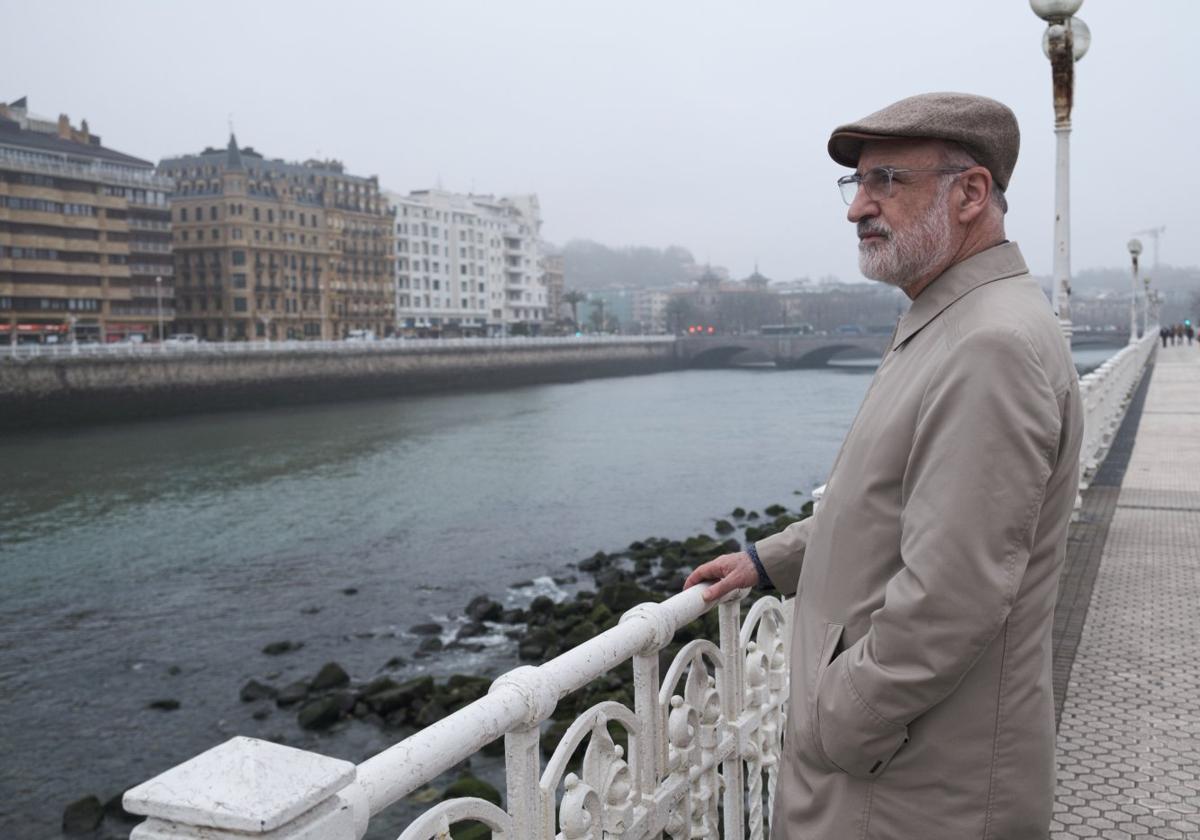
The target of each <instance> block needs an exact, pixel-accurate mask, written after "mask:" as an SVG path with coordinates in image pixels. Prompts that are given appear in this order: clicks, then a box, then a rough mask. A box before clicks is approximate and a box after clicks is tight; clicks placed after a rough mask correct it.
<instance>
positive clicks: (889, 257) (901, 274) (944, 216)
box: [858, 184, 951, 289]
mask: <svg viewBox="0 0 1200 840" xmlns="http://www.w3.org/2000/svg"><path fill="white" fill-rule="evenodd" d="M950 186H951V185H950V184H946V186H945V188H943V189H939V190H938V194H937V198H935V199H934V201H933V203H932V204H931V205H930V206H929V210H928V211H926V213H925V215H924V216H922V217H921V218H920V219H918V220H917V221H916V222H915V223H914V224H913V225H912V226H911V227H910V228H908V229H907V230H902V231H895V230H892V229H891V228H889V227H888V226H887V225H885V224H884V223H883V222H882V221H880V220H879V219H863V220H862V221H860V222H859V223H858V232H859V234H860V235H861V234H863V233H879V234H882V235H883V237H884V241H882V242H875V243H871V244H868V243H865V242H860V243H859V245H858V269H859V271H861V272H862V274H863V276H864V277H867V278H869V279H871V280H879V281H880V282H883V283H888V284H890V285H893V286H898V287H899V288H901V289H907V288H909V287H910V286H912V285H913V284H914V283H915V282H916V281H917V280H919V279H920V278H922V277H924V276H925V275H927V274H928V273H929V272H930V271H932V270H933V269H935V268H936V267H937V266H939V265H942V264H943V263H945V261H946V260H947V259H948V258H949V257H950V247H951V245H950V214H949V209H950V189H949V187H950Z"/></svg>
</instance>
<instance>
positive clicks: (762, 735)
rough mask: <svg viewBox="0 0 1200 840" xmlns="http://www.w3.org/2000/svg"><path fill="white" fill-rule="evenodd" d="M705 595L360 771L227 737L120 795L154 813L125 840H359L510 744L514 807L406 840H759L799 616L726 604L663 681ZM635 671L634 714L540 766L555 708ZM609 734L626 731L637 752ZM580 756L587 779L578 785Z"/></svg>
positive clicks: (606, 718)
mask: <svg viewBox="0 0 1200 840" xmlns="http://www.w3.org/2000/svg"><path fill="white" fill-rule="evenodd" d="M705 588H707V584H702V585H700V586H697V587H694V588H692V589H689V590H687V591H685V592H682V593H680V594H678V595H675V596H674V597H672V598H670V599H668V600H667V601H664V602H663V603H661V604H654V603H645V604H639V605H638V606H636V607H634V608H633V609H632V610H630V611H629V612H627V613H625V615H624V616H623V617H622V618H621V622H620V624H618V625H617V626H616V627H613V628H612V629H610V630H607V631H605V632H604V633H601V634H599V635H597V636H595V637H593V638H592V639H590V640H588V641H586V642H584V643H583V644H581V645H579V646H578V647H575V648H572V649H571V650H569V651H567V652H565V653H563V654H562V655H561V656H558V657H556V658H555V659H552V660H550V661H549V662H546V663H545V664H543V665H540V666H536V667H534V666H526V667H522V668H517V669H516V670H514V671H511V672H509V673H507V674H505V675H503V676H501V677H500V678H499V679H497V680H496V681H495V683H493V684H492V687H491V691H490V692H489V693H488V694H487V696H485V697H483V698H481V699H479V700H477V701H476V702H474V703H472V704H471V705H469V706H466V707H464V708H463V709H461V710H459V711H457V712H455V713H454V714H451V715H449V716H447V717H445V718H443V719H442V720H440V721H438V722H437V723H435V724H433V725H432V726H429V727H427V728H425V729H423V730H421V731H420V732H418V733H416V734H414V735H413V736H411V737H409V738H407V739H405V740H404V741H401V742H400V743H399V744H396V745H395V746H393V747H391V748H389V749H387V750H385V751H384V752H382V753H380V754H379V755H377V756H375V757H373V758H370V759H368V760H367V761H365V762H363V763H362V764H360V765H358V766H357V767H356V766H354V765H352V764H350V763H349V762H345V761H339V760H336V759H332V758H327V757H325V756H321V755H317V754H315V753H309V752H304V751H301V750H296V749H293V748H290V747H283V746H278V745H276V744H271V743H268V742H265V741H258V740H255V739H251V738H234V739H232V740H230V741H227V742H225V743H224V744H221V745H220V746H218V747H215V748H214V749H212V750H209V751H208V752H206V753H203V754H202V755H199V756H197V757H195V758H193V759H191V760H190V761H187V762H185V763H184V764H181V765H179V766H178V767H175V768H173V769H171V770H168V771H167V772H166V773H163V774H162V775H160V776H158V777H156V778H154V779H151V780H150V781H148V782H146V783H144V784H142V785H139V786H138V787H136V788H133V789H132V790H130V791H129V792H127V793H126V794H125V799H124V802H125V807H126V808H127V809H128V810H129V811H131V812H134V813H138V814H145V815H148V816H149V819H148V820H147V821H146V822H144V823H142V824H141V825H139V826H138V827H137V828H135V829H134V831H133V834H132V835H131V840H168V839H170V840H181V838H199V837H204V838H208V839H209V840H226V838H229V839H230V840H232V838H235V837H237V838H243V840H244V838H246V837H263V838H267V837H269V838H271V840H358V838H361V837H362V836H363V835H364V834H365V832H366V829H367V826H368V823H369V820H370V818H371V817H373V816H375V815H376V814H378V813H380V812H381V811H382V810H383V809H385V808H387V807H388V806H390V805H392V804H393V803H395V802H396V801H398V800H399V799H401V798H402V797H404V796H406V795H408V794H409V793H412V792H413V791H415V790H417V789H418V788H420V787H422V786H423V785H425V784H426V783H428V782H429V781H431V780H433V779H434V778H436V777H437V776H438V775H439V774H440V773H442V772H444V771H446V770H448V769H450V768H451V767H453V766H454V765H455V764H457V763H458V762H460V761H462V760H463V759H465V758H467V757H469V756H471V755H472V754H474V753H475V752H476V751H478V750H479V749H480V748H482V747H483V746H484V745H486V744H488V743H490V742H491V741H494V740H496V739H497V738H499V737H501V736H503V737H504V745H505V770H506V784H507V799H506V805H507V807H506V808H503V809H502V808H499V807H497V806H495V805H493V804H491V803H490V802H486V801H484V800H482V799H478V798H463V799H451V800H448V801H445V802H442V803H440V804H438V805H436V806H434V807H433V808H431V809H429V810H428V811H426V812H425V813H424V814H422V815H421V816H420V817H418V818H417V819H416V820H415V821H414V822H412V823H411V824H410V825H409V826H408V828H407V829H406V830H405V831H404V832H403V833H402V834H401V835H400V837H399V840H430V838H439V840H440V838H448V837H449V836H450V835H449V827H450V825H451V824H453V823H456V822H459V821H464V820H473V821H478V822H481V823H484V824H486V825H487V826H488V827H490V829H491V831H492V836H493V837H494V838H498V840H499V839H500V838H502V839H503V840H554V839H555V838H557V840H601V838H608V837H622V838H630V840H632V838H659V837H662V836H664V835H665V836H667V837H669V838H672V840H678V838H689V837H709V838H716V837H723V838H725V840H742V838H745V837H746V832H745V827H746V826H747V825H748V826H749V840H763V838H764V837H766V836H767V831H768V828H767V822H768V820H769V816H767V815H768V814H769V811H770V803H771V802H772V801H773V800H774V794H775V784H776V777H777V772H778V767H779V760H780V753H781V749H782V739H783V731H784V704H785V700H786V698H787V684H788V680H787V677H788V662H789V658H790V657H789V650H788V647H789V639H790V633H789V629H790V624H791V604H790V603H787V604H784V603H781V602H780V601H778V600H776V599H775V598H769V597H768V598H761V599H759V600H758V601H756V602H755V603H754V604H753V606H752V607H751V608H750V610H749V612H748V613H747V615H746V618H745V620H744V621H742V620H740V613H741V603H740V601H741V596H742V595H744V594H745V590H742V591H739V592H736V593H732V594H731V595H729V596H726V599H725V600H724V601H723V602H722V603H720V604H719V606H718V607H717V609H718V610H719V614H718V618H719V627H720V644H719V645H717V644H714V643H713V642H712V641H709V640H707V639H696V640H694V641H691V642H689V643H688V644H686V645H684V647H683V648H682V649H680V651H679V653H678V654H677V655H676V656H675V658H674V660H673V661H672V663H671V665H670V667H668V668H667V671H666V673H665V675H662V676H661V678H660V674H659V658H658V654H659V651H661V650H662V649H663V648H664V647H666V646H667V645H668V644H669V643H670V642H671V640H672V637H673V636H674V635H675V632H676V631H677V630H678V629H679V628H681V627H683V626H684V625H686V624H688V623H689V622H691V621H693V620H695V619H696V618H698V617H700V616H701V615H703V614H704V613H705V612H707V611H708V609H709V608H710V606H711V605H709V604H706V603H704V600H703V599H702V597H701V592H702V590H703V589H705ZM630 659H632V660H633V697H634V707H633V708H632V709H630V708H628V707H626V706H624V705H622V704H620V703H617V702H613V701H604V702H601V703H598V704H596V705H595V706H592V707H591V708H590V709H588V710H587V711H586V712H584V713H583V714H582V715H580V716H579V717H578V718H577V719H576V720H575V722H574V723H573V724H572V725H571V726H570V727H569V728H568V729H567V731H566V733H565V734H564V735H563V736H562V739H561V740H560V741H559V743H558V746H557V748H556V749H555V751H554V753H553V755H552V756H551V757H550V759H549V760H548V761H547V762H546V763H545V765H544V766H543V765H542V762H541V750H540V740H541V731H540V728H541V725H542V724H543V723H545V722H546V721H547V720H549V718H550V716H551V714H552V713H553V711H554V708H555V706H556V704H557V703H558V701H559V700H560V699H561V698H563V697H565V696H566V695H568V694H570V693H571V692H574V691H577V690H579V689H580V688H582V687H583V686H585V685H587V684H588V683H589V682H591V681H592V680H593V679H595V678H596V677H599V676H601V675H603V674H605V673H606V672H608V671H610V670H612V669H613V668H615V667H616V666H618V665H620V664H622V663H624V662H626V661H628V660H630ZM609 723H616V724H618V725H619V726H620V727H621V728H622V729H623V730H624V731H625V733H626V734H627V735H628V743H629V753H628V755H626V754H625V752H624V750H623V749H622V748H621V747H619V746H617V745H616V744H615V743H614V742H613V740H612V738H611V737H610V734H609V731H608V725H609ZM585 743H586V747H584V744H585ZM581 747H583V748H584V754H583V761H582V766H581V768H580V770H579V773H578V774H576V773H569V772H568V769H567V765H568V762H569V760H570V759H571V757H572V755H574V754H575V753H576V751H577V750H578V749H579V748H581ZM764 799H766V800H767V801H766V804H765V805H764ZM556 819H557V822H558V824H559V826H560V830H559V831H557V832H556V831H555V822H556Z"/></svg>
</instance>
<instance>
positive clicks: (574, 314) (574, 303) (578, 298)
mask: <svg viewBox="0 0 1200 840" xmlns="http://www.w3.org/2000/svg"><path fill="white" fill-rule="evenodd" d="M562 299H563V301H565V302H566V303H569V304H570V305H571V323H572V324H574V325H575V326H576V327H577V328H578V326H579V304H581V303H583V302H584V301H585V300H587V295H585V294H584V293H583V292H580V291H576V290H575V289H572V290H571V291H569V292H564V293H563V296H562Z"/></svg>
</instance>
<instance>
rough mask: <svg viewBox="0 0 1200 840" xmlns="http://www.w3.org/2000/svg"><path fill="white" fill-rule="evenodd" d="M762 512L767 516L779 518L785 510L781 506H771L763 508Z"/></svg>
mask: <svg viewBox="0 0 1200 840" xmlns="http://www.w3.org/2000/svg"><path fill="white" fill-rule="evenodd" d="M763 512H764V513H765V514H766V515H767V516H781V515H783V514H785V513H787V508H785V507H784V506H783V505H771V506H770V507H765V508H763Z"/></svg>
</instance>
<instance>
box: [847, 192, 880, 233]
mask: <svg viewBox="0 0 1200 840" xmlns="http://www.w3.org/2000/svg"><path fill="white" fill-rule="evenodd" d="M878 215H879V202H878V201H875V200H874V199H872V198H871V197H870V196H869V195H867V191H866V190H865V189H863V187H862V185H861V184H860V185H859V187H858V192H856V193H855V194H854V200H853V201H851V202H850V207H849V208H848V209H847V210H846V218H847V219H849V220H850V222H851V224H858V221H859V220H860V219H870V218H874V217H875V216H878Z"/></svg>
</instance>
